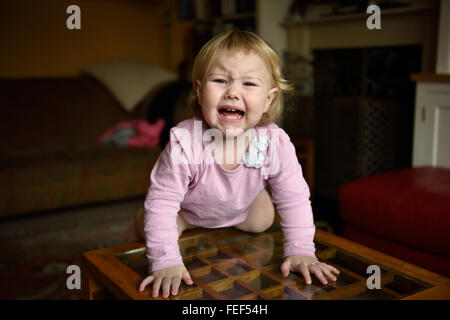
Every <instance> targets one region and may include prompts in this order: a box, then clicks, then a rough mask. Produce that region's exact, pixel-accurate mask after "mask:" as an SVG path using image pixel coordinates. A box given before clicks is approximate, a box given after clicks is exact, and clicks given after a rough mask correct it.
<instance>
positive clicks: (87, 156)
mask: <svg viewBox="0 0 450 320" xmlns="http://www.w3.org/2000/svg"><path fill="white" fill-rule="evenodd" d="M160 152H161V149H160V148H120V147H115V146H106V145H104V146H94V147H82V148H81V147H74V148H71V149H53V150H39V151H28V152H23V153H22V154H20V155H19V154H16V155H15V156H14V157H9V158H1V159H0V180H1V181H3V182H4V183H2V184H0V194H1V197H0V200H1V201H0V216H9V215H12V214H21V213H30V212H33V211H44V210H50V209H56V208H62V207H71V206H77V205H86V204H91V203H99V202H106V201H113V200H120V199H126V198H131V197H137V196H144V195H145V193H146V191H147V189H148V187H149V185H150V178H149V177H150V172H151V169H152V167H153V165H154V164H155V162H156V160H157V158H158V157H159V154H160Z"/></svg>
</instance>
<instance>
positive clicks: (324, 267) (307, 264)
mask: <svg viewBox="0 0 450 320" xmlns="http://www.w3.org/2000/svg"><path fill="white" fill-rule="evenodd" d="M289 271H294V272H295V271H297V272H299V273H301V274H302V275H303V277H304V278H305V281H306V283H307V284H311V276H310V275H309V272H310V271H311V272H312V273H314V274H315V275H316V277H317V278H318V279H319V280H320V281H321V282H322V283H323V284H327V283H328V282H327V280H326V279H325V277H324V274H325V275H326V276H327V277H328V279H330V280H331V281H336V277H335V276H334V275H333V274H332V273H331V272H334V273H335V274H339V273H340V271H339V270H338V269H336V268H335V267H333V266H330V265H328V264H326V263H323V262H319V260H317V259H315V258H311V257H307V256H289V257H286V259H284V262H283V263H282V264H281V272H282V273H283V276H285V277H287V276H288V275H289Z"/></svg>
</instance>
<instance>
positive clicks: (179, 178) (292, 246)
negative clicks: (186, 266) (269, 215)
mask: <svg viewBox="0 0 450 320" xmlns="http://www.w3.org/2000/svg"><path fill="white" fill-rule="evenodd" d="M205 131H207V127H206V126H205V124H204V122H202V121H201V120H199V119H198V118H192V119H189V120H185V121H183V122H181V123H179V124H178V125H177V126H176V127H174V128H172V129H171V135H170V136H171V140H170V142H169V143H168V144H167V146H166V147H165V149H164V150H163V152H162V153H161V155H160V157H159V158H158V160H157V162H156V164H155V166H154V168H153V170H152V172H151V175H150V180H151V184H150V187H149V189H148V192H147V196H146V199H145V217H144V230H145V235H146V247H147V258H148V261H149V272H150V273H151V272H152V271H156V270H159V269H163V268H167V267H171V266H176V265H182V264H183V260H182V257H181V254H180V250H179V247H178V231H177V222H176V221H177V215H178V214H179V211H180V209H182V217H183V219H184V220H185V221H186V222H187V223H189V224H192V225H196V226H199V227H205V228H223V227H230V226H235V225H237V224H239V223H242V222H243V221H245V219H246V216H247V212H248V209H249V207H250V205H251V204H252V202H253V200H254V199H255V198H256V196H257V195H258V194H259V193H260V192H261V191H262V190H263V189H264V188H265V187H266V184H267V183H269V184H270V187H271V194H272V201H273V203H274V205H275V207H276V210H277V212H278V214H279V215H280V218H281V228H282V230H283V234H284V238H285V242H284V257H287V256H292V255H303V256H310V257H314V258H316V256H315V246H314V242H313V239H314V233H315V226H314V220H313V215H312V209H311V203H310V200H309V188H308V185H307V184H306V182H305V180H304V178H303V175H302V169H301V166H300V164H299V163H298V159H297V156H296V153H295V148H294V146H293V144H292V143H291V141H290V139H289V136H288V135H287V134H286V133H285V132H284V130H283V129H281V128H279V127H278V126H277V125H276V124H273V123H272V124H270V125H268V126H257V127H255V128H254V130H253V135H252V136H254V135H258V136H264V135H265V136H267V137H269V139H270V144H269V147H268V148H267V150H266V151H264V156H265V161H264V165H263V166H262V167H261V168H255V167H247V166H246V165H244V164H242V163H241V164H240V165H239V166H238V167H237V168H235V169H234V170H226V169H224V168H223V167H222V166H221V165H219V164H218V163H216V162H215V160H214V151H212V152H209V151H210V150H212V149H209V148H210V147H211V145H212V143H211V140H210V139H209V138H208V137H209V136H208V132H205ZM209 131H210V130H209ZM205 137H206V138H205ZM208 155H212V156H210V157H208ZM211 160H212V161H211Z"/></svg>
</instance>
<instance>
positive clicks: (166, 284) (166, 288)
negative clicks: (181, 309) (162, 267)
mask: <svg viewBox="0 0 450 320" xmlns="http://www.w3.org/2000/svg"><path fill="white" fill-rule="evenodd" d="M171 284H172V278H170V277H166V278H164V279H163V281H162V296H163V298H167V297H169V292H170V286H171Z"/></svg>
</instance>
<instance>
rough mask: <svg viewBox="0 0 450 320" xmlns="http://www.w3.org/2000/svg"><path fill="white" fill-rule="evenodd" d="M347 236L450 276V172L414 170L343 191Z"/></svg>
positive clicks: (371, 179) (370, 179)
mask: <svg viewBox="0 0 450 320" xmlns="http://www.w3.org/2000/svg"><path fill="white" fill-rule="evenodd" d="M339 210H340V215H341V218H342V220H343V221H344V223H345V228H344V237H347V238H348V239H350V240H352V241H355V242H359V243H361V244H363V245H365V246H367V247H371V248H373V249H376V250H378V251H382V252H384V253H387V254H389V255H392V256H395V257H397V258H399V259H402V260H405V261H408V262H411V263H413V264H415V265H418V266H421V267H423V268H425V269H428V270H431V271H434V272H436V273H440V274H443V275H445V276H447V277H450V169H446V168H433V167H422V168H411V169H404V170H398V171H393V172H389V173H386V174H380V175H376V176H372V177H368V178H365V179H361V180H357V181H353V182H350V183H347V184H345V185H343V186H342V187H341V188H340V189H339Z"/></svg>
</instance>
